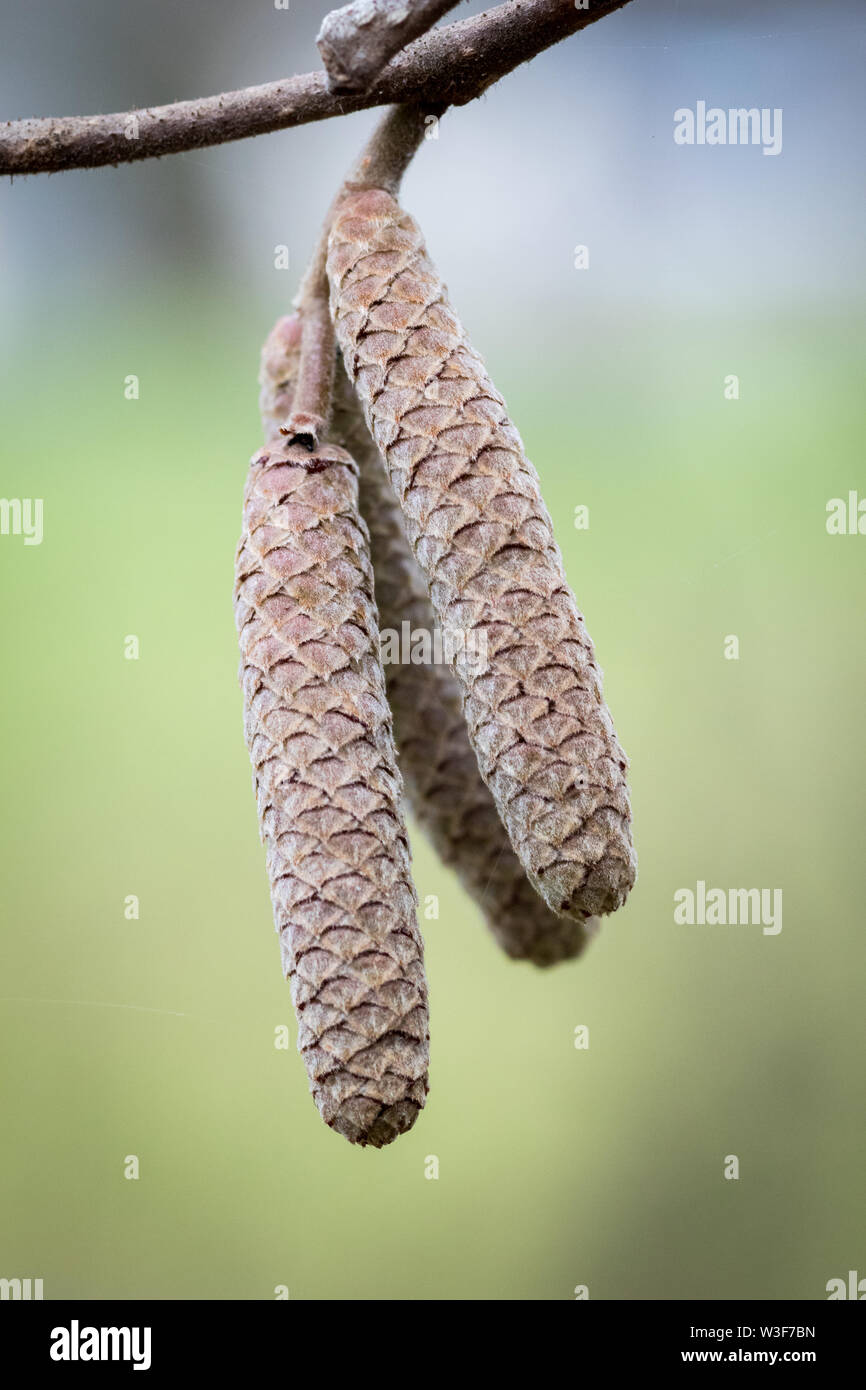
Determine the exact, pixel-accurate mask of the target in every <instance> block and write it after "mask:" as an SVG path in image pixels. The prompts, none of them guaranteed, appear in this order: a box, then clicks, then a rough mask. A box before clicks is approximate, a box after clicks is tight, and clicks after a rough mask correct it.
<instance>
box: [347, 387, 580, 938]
mask: <svg viewBox="0 0 866 1390" xmlns="http://www.w3.org/2000/svg"><path fill="white" fill-rule="evenodd" d="M332 434H333V437H334V438H335V439H338V440H339V442H340V443H341V444H342V445H343V446H344V447H345V448H346V449H348V450H349V452H350V453H351V455H352V457H353V458H354V459H356V460H357V463H358V466H359V468H360V470H361V477H360V499H361V514H362V516H363V517H364V518H365V520H366V522H367V525H368V527H369V531H370V552H371V555H372V557H373V572H374V575H375V582H376V606H377V608H378V610H379V624H380V627H381V629H382V630H383V631H384V630H386V629H390V630H391V631H393V632H395V633H400V634H401V638H402V633H403V627H402V625H403V623H404V622H405V623H408V624H409V631H410V632H432V631H433V630H434V628H435V627H436V616H435V614H434V612H433V606H432V604H431V602H430V598H429V596H428V593H427V586H426V584H425V582H424V577H423V575H422V574H421V571H420V569H419V568H418V563H417V561H416V559H415V557H414V555H413V554H412V549H411V546H410V545H409V542H408V540H407V539H406V532H405V528H404V525H403V519H402V514H401V510H400V505H399V503H398V501H397V499H396V497H395V496H394V490H393V488H392V487H391V485H390V483H389V482H388V478H387V475H386V473H385V469H384V467H383V465H382V460H381V458H380V455H379V451H378V449H377V448H376V445H375V444H374V443H373V440H372V438H371V437H370V432H369V430H368V429H367V426H366V423H365V421H364V417H363V415H362V413H361V407H360V404H359V402H358V398H357V396H356V395H355V392H354V391H353V390H352V387H351V385H350V384H349V381H348V379H347V377H346V374H345V372H344V371H343V370H342V368H341V369H340V370H339V372H338V376H337V380H336V391H335V398H334V414H333V419H332ZM385 676H386V680H387V687H388V699H389V701H390V704H391V709H392V711H393V715H394V737H395V740H396V743H397V751H398V754H399V758H400V771H401V773H402V774H403V780H404V783H405V786H406V796H407V800H408V802H409V805H410V806H411V808H412V811H413V813H414V815H415V818H416V820H417V821H418V823H419V825H420V826H421V828H422V829H423V830H424V831H425V832H426V834H427V835H429V837H430V840H431V841H432V843H433V846H434V848H435V849H436V851H437V852H438V854H439V857H440V858H441V859H442V861H443V862H444V863H445V864H448V865H450V866H451V867H452V868H453V869H454V870H455V871H456V873H457V875H458V877H459V878H460V880H461V882H462V883H463V885H464V887H465V888H466V890H467V892H468V893H469V894H470V895H471V896H472V897H473V898H474V899H475V901H476V902H477V903H478V904H479V906H480V907H481V909H482V911H483V913H484V916H485V919H486V921H487V925H488V927H489V928H490V930H491V932H492V934H493V936H494V937H495V938H496V940H497V942H498V943H499V945H500V946H501V947H502V949H503V950H504V951H505V952H506V954H507V955H509V956H511V957H512V958H513V959H515V960H529V961H532V962H533V963H534V964H535V965H554V964H555V963H556V962H557V961H561V960H567V959H570V958H572V957H574V956H577V955H579V954H580V952H581V951H582V950H583V948H584V946H585V945H586V944H587V942H588V941H589V940H590V939H591V937H592V935H594V932H595V930H596V928H597V925H598V924H597V922H596V920H595V919H589V920H588V921H582V920H575V919H572V918H568V917H560V916H558V915H556V914H554V913H553V912H551V910H550V909H549V908H548V906H547V904H546V903H545V902H544V900H543V899H542V898H540V897H539V895H538V894H537V893H536V891H535V889H534V888H533V887H532V885H531V883H530V882H529V879H528V878H527V876H526V874H525V873H524V870H523V866H522V864H521V863H520V861H519V859H518V858H517V855H516V854H515V853H514V850H513V848H512V845H511V842H510V840H509V838H508V835H507V832H506V830H505V827H504V825H503V824H502V821H501V820H500V818H499V813H498V811H497V810H496V805H495V803H494V800H493V797H492V796H491V794H490V791H489V790H488V788H487V787H486V786H485V784H484V782H483V781H482V779H481V775H480V773H479V771H478V762H477V759H476V757H475V754H474V752H473V750H472V745H471V743H470V742H469V732H468V730H467V727H466V720H465V718H464V715H463V697H462V693H461V689H460V685H459V682H458V681H457V680H456V679H455V677H454V675H453V674H452V672H451V670H450V668H449V667H448V666H447V665H444V664H442V663H437V664H430V665H422V664H417V665H416V664H414V663H412V662H404V661H401V662H400V663H398V664H396V663H395V664H392V665H388V666H386V668H385Z"/></svg>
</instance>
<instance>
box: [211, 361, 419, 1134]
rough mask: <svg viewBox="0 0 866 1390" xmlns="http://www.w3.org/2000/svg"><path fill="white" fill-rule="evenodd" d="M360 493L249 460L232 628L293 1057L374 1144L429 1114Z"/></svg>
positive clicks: (284, 449)
mask: <svg viewBox="0 0 866 1390" xmlns="http://www.w3.org/2000/svg"><path fill="white" fill-rule="evenodd" d="M273 347H274V344H273V342H269V350H271V351H273ZM267 350H268V349H266V352H267ZM357 495H358V484H357V466H356V465H355V463H354V462H353V460H352V459H351V457H350V456H349V455H348V454H347V453H346V452H345V451H344V450H342V449H339V448H337V447H336V446H332V445H324V446H322V447H320V448H319V449H318V450H317V451H316V452H315V453H314V454H310V453H309V452H308V451H307V450H306V449H305V448H303V447H302V446H300V445H288V444H286V443H281V442H280V441H279V440H278V439H271V440H270V441H269V443H268V444H267V445H266V447H265V449H264V450H262V451H260V452H259V453H258V454H256V455H254V457H253V460H252V462H251V464H250V471H249V476H248V479H247V485H246V490H245V495H244V513H243V532H242V536H241V541H240V545H239V547H238V552H237V558H236V569H235V617H236V622H237V628H238V634H239V639H240V647H241V683H242V687H243V692H244V711H245V733H246V739H247V744H248V747H249V751H250V757H251V760H252V764H253V769H254V780H255V786H256V795H257V802H258V811H259V821H260V825H261V830H262V838H263V839H264V841H265V844H266V848H267V864H268V874H269V878H270V885H271V899H272V903H273V908H274V918H275V922H276V927H277V931H278V932H279V935H280V944H281V951H282V958H283V966H284V970H285V973H286V975H287V977H288V979H289V981H290V984H291V992H292V1000H293V1003H294V1006H295V1010H296V1013H297V1017H298V1047H299V1050H300V1051H301V1053H302V1055H303V1057H304V1062H305V1064H306V1067H307V1072H308V1075H309V1079H310V1088H311V1090H312V1093H313V1096H314V1099H315V1101H316V1104H317V1106H318V1108H319V1111H320V1113H321V1115H322V1117H323V1119H324V1120H325V1121H326V1123H327V1124H329V1125H330V1126H331V1127H332V1128H334V1129H336V1130H337V1131H338V1132H339V1133H341V1134H343V1135H344V1136H345V1137H346V1138H347V1139H349V1140H350V1141H351V1142H353V1143H358V1144H371V1145H374V1146H375V1147H377V1148H379V1147H382V1146H383V1145H384V1144H387V1143H390V1142H391V1141H392V1140H393V1139H395V1138H396V1137H397V1135H398V1134H400V1133H402V1132H404V1131H405V1130H407V1129H409V1128H410V1127H411V1126H412V1124H413V1123H414V1121H415V1119H416V1117H417V1114H418V1111H419V1110H420V1109H421V1107H422V1106H423V1105H424V1100H425V1096H426V1093H427V1064H428V1043H429V1027H428V1014H427V986H426V980H425V975H424V966H423V947H422V942H421V937H420V934H419V931H418V926H417V921H416V914H415V904H416V896H415V890H414V887H413V884H412V878H411V872H410V857H409V846H408V839H407V836H406V830H405V826H404V824H403V820H402V816H401V812H400V798H401V793H402V786H401V781H400V776H399V773H398V771H397V766H396V758H395V752H394V744H393V737H392V732H391V716H390V711H389V708H388V703H387V698H386V694H385V684H384V674H383V671H382V666H381V662H380V659H379V650H378V626H377V621H376V611H375V605H374V602H373V578H372V570H371V565H370V559H369V544H368V535H367V532H366V528H365V527H364V524H363V522H362V521H361V520H360V518H359V515H358V501H357Z"/></svg>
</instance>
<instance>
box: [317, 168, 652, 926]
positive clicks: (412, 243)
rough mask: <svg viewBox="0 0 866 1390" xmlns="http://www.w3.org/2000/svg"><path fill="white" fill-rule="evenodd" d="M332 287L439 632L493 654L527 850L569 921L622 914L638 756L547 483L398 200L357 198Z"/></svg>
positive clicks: (466, 677) (514, 821)
mask: <svg viewBox="0 0 866 1390" xmlns="http://www.w3.org/2000/svg"><path fill="white" fill-rule="evenodd" d="M328 275H329V279H330V283H331V308H332V313H333V315H334V321H335V325H336V331H337V337H338V341H339V342H340V345H341V348H342V351H343V358H344V363H345V367H346V370H347V371H348V373H349V375H350V377H351V379H352V380H353V381H354V384H355V387H356V389H357V392H358V395H359V397H360V399H361V401H362V403H363V405H364V410H365V413H366V417H367V422H368V424H369V426H370V429H371V431H372V434H373V437H374V439H375V441H376V443H377V445H378V447H379V450H380V452H381V453H382V455H383V457H384V458H385V460H386V463H387V466H388V471H389V473H390V477H391V482H392V484H393V486H394V489H395V491H396V493H397V496H398V498H399V500H400V503H401V505H402V508H403V513H404V516H405V519H406V529H407V533H408V536H409V539H410V541H411V543H412V547H413V550H414V552H415V555H416V557H417V559H418V561H419V563H420V565H421V568H422V570H423V571H424V573H425V576H426V579H427V582H428V585H429V588H430V594H431V597H432V600H433V604H434V608H435V610H436V614H437V617H438V620H439V622H440V624H441V626H442V627H443V628H445V629H450V630H460V631H463V632H464V633H465V634H467V638H468V637H469V635H470V634H471V635H472V637H473V639H474V640H475V644H476V648H477V646H478V645H480V643H481V640H482V639H483V640H484V641H486V648H487V661H488V665H487V668H486V669H485V670H483V671H480V672H479V671H478V669H477V668H476V667H475V664H474V662H472V661H470V660H467V659H466V656H465V654H464V655H461V654H458V656H457V658H456V661H455V670H456V672H457V674H458V676H459V678H460V680H461V682H462V684H463V686H464V689H465V692H466V702H465V710H466V716H467V721H468V724H469V732H470V737H471V740H472V744H473V747H474V749H475V752H476V754H477V757H478V763H479V766H480V768H481V772H482V775H483V777H484V780H485V782H486V783H487V785H488V786H489V787H490V789H491V791H492V793H493V795H494V798H495V800H496V805H497V807H498V808H499V813H500V815H501V817H502V819H503V821H504V823H505V826H506V828H507V830H508V833H509V835H510V837H511V841H512V844H513V845H514V847H515V849H516V851H517V853H518V855H519V857H520V860H521V862H522V863H523V865H524V867H525V869H526V871H527V873H528V874H529V876H530V878H531V879H532V882H533V883H534V884H535V885H536V887H537V888H538V890H539V892H540V893H541V894H542V896H543V897H544V899H545V901H546V902H547V903H548V905H549V906H550V907H551V908H552V909H553V910H554V911H556V912H562V913H565V914H568V915H571V916H575V917H578V918H582V917H584V916H586V915H588V914H595V913H598V914H601V913H607V912H612V911H614V910H615V909H616V908H618V907H620V906H621V904H622V903H623V902H624V900H625V898H626V895H627V893H628V891H629V889H630V887H631V885H632V883H633V882H634V877H635V870H636V862H635V856H634V850H633V848H632V844H631V832H630V807H629V800H628V790H627V787H626V781H625V769H626V765H627V764H626V758H625V754H624V753H623V751H622V749H621V748H620V746H619V743H618V742H617V739H616V735H615V733H614V728H613V723H612V721H611V718H610V715H609V713H608V710H607V707H606V705H605V703H604V699H603V696H602V690H601V675H600V672H599V669H598V666H597V664H596V660H595V654H594V651H593V647H592V643H591V641H590V639H589V635H588V633H587V632H586V629H585V626H584V622H583V618H582V617H581V615H580V613H579V612H578V610H577V607H576V604H575V602H574V598H573V596H572V594H571V592H570V590H569V588H568V584H567V581H566V578H565V572H564V569H563V565H562V560H561V556H560V554H559V550H558V548H557V546H556V542H555V540H554V537H553V529H552V525H551V521H550V517H549V516H548V513H547V510H546V508H545V506H544V503H543V501H542V499H541V494H540V489H539V482H538V475H537V473H536V472H535V469H534V468H533V467H532V465H531V464H530V463H529V462H528V460H527V459H526V457H525V454H524V451H523V445H522V443H521V440H520V437H519V435H518V434H517V431H516V430H515V428H514V426H513V425H512V423H511V421H510V420H509V418H508V415H507V412H506V409H505V403H504V401H503V400H502V397H501V396H500V395H499V393H498V392H497V391H496V389H495V387H494V386H493V384H492V382H491V381H490V379H489V377H488V376H487V374H486V371H485V369H484V365H483V362H482V361H481V358H480V357H479V356H478V354H477V353H476V352H475V351H474V350H473V349H472V348H471V346H470V345H469V343H468V341H467V339H466V337H465V335H464V332H463V329H462V327H461V325H460V322H459V320H458V319H457V317H456V315H455V314H454V312H453V310H452V309H451V307H450V305H449V304H448V302H447V299H446V296H445V290H444V287H443V285H442V283H441V281H440V279H439V277H438V274H437V272H436V270H435V268H434V266H433V265H432V263H431V261H430V260H429V258H428V256H427V253H426V249H425V246H424V242H423V239H422V237H421V233H420V230H419V228H418V226H417V224H416V223H415V222H414V221H413V219H412V218H411V217H409V216H408V215H407V214H406V213H405V212H403V210H402V209H401V208H400V206H399V204H398V203H397V202H396V201H395V199H394V198H393V197H392V196H391V195H390V194H389V193H386V192H384V191H382V190H379V189H364V190H360V191H357V192H354V193H350V194H349V195H348V196H347V197H346V198H345V199H344V200H343V202H342V203H341V205H340V207H339V209H338V211H337V214H336V216H335V218H334V222H333V225H332V229H331V236H330V245H329V254H328ZM469 646H470V644H469V642H468V641H467V650H469Z"/></svg>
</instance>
